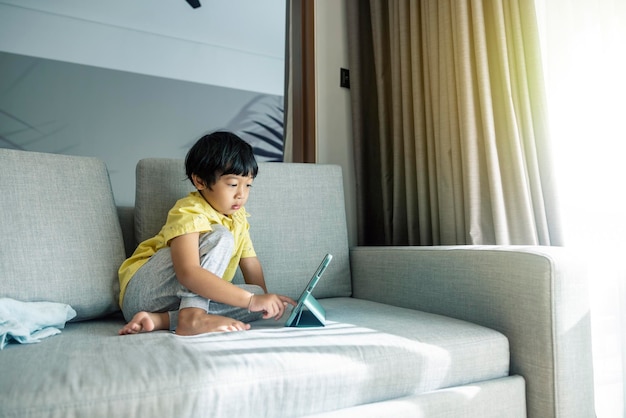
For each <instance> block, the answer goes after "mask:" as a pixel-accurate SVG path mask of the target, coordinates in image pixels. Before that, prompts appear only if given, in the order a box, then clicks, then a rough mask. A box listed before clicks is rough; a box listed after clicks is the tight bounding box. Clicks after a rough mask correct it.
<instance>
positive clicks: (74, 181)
mask: <svg viewBox="0 0 626 418" xmlns="http://www.w3.org/2000/svg"><path fill="white" fill-rule="evenodd" d="M0 214H1V215H0V231H2V239H0V295H1V296H4V297H9V298H13V299H17V300H21V301H26V302H31V301H51V302H59V303H65V304H69V305H70V306H72V308H74V309H75V310H76V312H77V316H76V318H75V319H74V320H84V319H90V318H95V317H99V316H103V315H106V314H109V313H111V312H114V311H116V310H118V309H119V307H118V304H117V297H118V293H119V282H118V278H117V269H118V268H119V266H120V264H121V263H122V261H123V260H124V244H123V240H122V231H121V228H120V225H119V221H118V217H117V210H116V207H115V202H114V199H113V193H112V191H111V185H110V182H109V176H108V172H107V169H106V166H105V165H104V163H103V162H102V161H100V160H97V159H95V158H91V157H74V156H66V155H55V154H44V153H35V152H25V151H16V150H9V149H0Z"/></svg>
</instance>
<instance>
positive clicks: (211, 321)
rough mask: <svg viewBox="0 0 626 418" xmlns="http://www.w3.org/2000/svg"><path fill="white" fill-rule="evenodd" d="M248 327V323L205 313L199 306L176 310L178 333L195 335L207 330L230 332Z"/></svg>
mask: <svg viewBox="0 0 626 418" xmlns="http://www.w3.org/2000/svg"><path fill="white" fill-rule="evenodd" d="M249 329H250V324H244V323H243V322H241V321H237V320H235V319H232V318H228V317H226V316H220V315H210V314H207V313H206V311H205V310H203V309H199V308H185V309H181V310H180V311H179V312H178V326H177V327H176V334H178V335H197V334H204V333H207V332H231V331H245V330H249Z"/></svg>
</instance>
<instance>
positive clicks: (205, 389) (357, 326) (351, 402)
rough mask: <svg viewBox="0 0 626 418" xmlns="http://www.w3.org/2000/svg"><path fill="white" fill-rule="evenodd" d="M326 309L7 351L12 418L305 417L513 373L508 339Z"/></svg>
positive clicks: (82, 337)
mask: <svg viewBox="0 0 626 418" xmlns="http://www.w3.org/2000/svg"><path fill="white" fill-rule="evenodd" d="M321 303H322V305H323V306H324V307H325V309H326V314H327V320H328V323H327V326H326V327H320V328H284V327H282V322H276V321H273V320H269V321H259V322H257V323H254V324H253V328H252V330H250V331H247V332H236V333H221V334H205V335H200V336H193V337H179V336H176V335H174V334H171V333H168V332H164V331H163V332H154V333H149V334H140V335H132V336H118V335H117V330H118V329H119V327H120V326H121V325H122V324H123V321H122V320H121V319H120V318H118V317H116V318H112V319H108V320H96V321H88V322H83V323H76V324H68V326H67V328H66V329H65V330H64V331H63V332H62V334H61V335H58V336H55V337H53V338H50V339H48V340H47V341H44V342H42V343H40V344H34V345H29V346H18V345H10V346H8V347H7V348H6V349H5V350H4V351H3V352H2V355H0V369H1V370H2V371H3V379H1V381H0V398H1V399H3V402H2V403H1V404H0V415H1V416H38V415H58V416H74V415H81V416H90V417H96V416H134V417H140V416H196V415H198V411H206V413H207V415H210V416H213V417H222V416H223V417H246V416H255V417H258V416H270V417H279V416H284V415H285V414H287V412H284V413H283V411H288V414H287V415H289V416H300V415H306V414H313V413H321V412H325V411H330V410H334V409H338V408H347V407H351V406H356V405H361V404H366V403H371V402H377V401H383V400H388V399H394V398H398V397H404V396H410V395H415V394H419V393H423V392H427V391H433V390H437V389H440V388H446V387H453V386H457V385H463V384H467V383H471V382H478V381H485V380H490V379H495V378H501V377H504V376H507V375H508V364H509V351H508V342H507V340H506V338H505V337H504V336H503V335H502V334H500V333H498V332H495V331H492V330H490V329H487V328H484V327H481V326H478V325H473V324H470V323H467V322H462V321H458V320H454V319H450V318H446V317H442V316H437V315H432V314H427V313H423V312H418V311H412V310H408V309H403V308H397V307H392V306H387V305H381V304H378V303H374V302H369V301H364V300H357V299H351V298H332V299H323V300H321ZM50 353H54V359H53V360H52V359H51V357H50V355H49V354H50ZM313 399H315V401H313Z"/></svg>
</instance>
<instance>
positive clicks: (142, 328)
mask: <svg viewBox="0 0 626 418" xmlns="http://www.w3.org/2000/svg"><path fill="white" fill-rule="evenodd" d="M168 328H169V316H168V314H167V312H163V313H152V312H138V313H136V314H135V316H133V319H131V320H130V322H128V324H126V325H124V327H123V328H122V329H121V330H119V332H118V333H119V334H120V335H128V334H138V333H140V332H150V331H156V330H160V329H168Z"/></svg>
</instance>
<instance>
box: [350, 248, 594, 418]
mask: <svg viewBox="0 0 626 418" xmlns="http://www.w3.org/2000/svg"><path fill="white" fill-rule="evenodd" d="M580 261H581V260H580V258H579V259H577V258H575V257H573V256H572V255H571V254H569V253H568V252H567V251H566V250H565V249H563V248H559V247H539V246H532V247H530V246H529V247H521V246H446V247H356V248H353V249H352V250H351V254H350V262H351V268H352V280H353V296H354V297H355V298H359V299H368V300H373V301H377V302H382V303H386V304H391V305H396V306H401V307H406V308H412V309H418V310H422V311H427V312H431V313H436V314H441V315H445V316H450V317H454V318H458V319H462V320H466V321H469V322H473V323H476V324H480V325H484V326H486V327H489V328H492V329H495V330H497V331H500V332H502V333H503V334H504V335H506V336H507V337H508V339H509V345H510V351H511V368H510V369H511V374H520V375H522V376H524V378H525V379H526V382H527V400H528V405H527V407H528V416H529V417H542V418H543V417H593V416H594V415H595V413H594V412H593V411H594V394H593V367H592V355H591V329H590V328H591V325H590V317H589V300H588V293H587V285H586V276H585V273H584V272H585V269H584V267H583V266H582V265H581V263H580Z"/></svg>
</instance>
